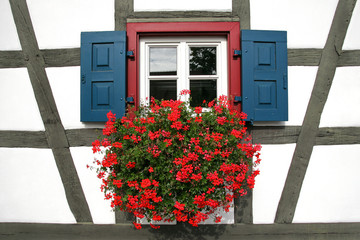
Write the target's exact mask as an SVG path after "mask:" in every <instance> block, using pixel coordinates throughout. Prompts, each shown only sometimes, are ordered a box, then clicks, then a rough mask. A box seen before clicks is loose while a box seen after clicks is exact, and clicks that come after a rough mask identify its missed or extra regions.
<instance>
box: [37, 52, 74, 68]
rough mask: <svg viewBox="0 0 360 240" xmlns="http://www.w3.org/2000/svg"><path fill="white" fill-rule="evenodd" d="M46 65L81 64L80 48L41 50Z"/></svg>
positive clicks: (64, 65)
mask: <svg viewBox="0 0 360 240" xmlns="http://www.w3.org/2000/svg"><path fill="white" fill-rule="evenodd" d="M41 53H42V55H43V57H44V62H45V67H69V66H80V48H62V49H45V50H41Z"/></svg>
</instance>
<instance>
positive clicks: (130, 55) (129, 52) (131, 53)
mask: <svg viewBox="0 0 360 240" xmlns="http://www.w3.org/2000/svg"><path fill="white" fill-rule="evenodd" d="M126 56H127V57H131V58H133V57H135V55H134V51H127V52H126Z"/></svg>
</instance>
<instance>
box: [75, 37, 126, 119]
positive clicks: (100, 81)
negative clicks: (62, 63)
mask: <svg viewBox="0 0 360 240" xmlns="http://www.w3.org/2000/svg"><path fill="white" fill-rule="evenodd" d="M80 84H81V121H82V122H98V121H106V120H107V118H106V114H107V113H108V112H109V111H112V112H113V113H115V114H116V116H117V117H118V118H119V117H122V116H123V115H124V113H125V103H126V102H125V97H126V96H125V94H126V32H125V31H111V32H83V33H81V83H80Z"/></svg>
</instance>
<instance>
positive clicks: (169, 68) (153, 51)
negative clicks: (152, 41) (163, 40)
mask: <svg viewBox="0 0 360 240" xmlns="http://www.w3.org/2000/svg"><path fill="white" fill-rule="evenodd" d="M149 51H150V53H149V55H150V59H149V60H150V76H160V75H176V74H177V67H176V47H151V48H150V49H149Z"/></svg>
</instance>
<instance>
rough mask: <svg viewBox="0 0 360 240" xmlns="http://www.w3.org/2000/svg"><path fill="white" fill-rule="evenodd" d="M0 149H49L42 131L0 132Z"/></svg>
mask: <svg viewBox="0 0 360 240" xmlns="http://www.w3.org/2000/svg"><path fill="white" fill-rule="evenodd" d="M0 147H9V148H11V147H20V148H21V147H25V148H49V144H48V142H47V139H46V136H45V132H43V131H31V132H30V131H0Z"/></svg>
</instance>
